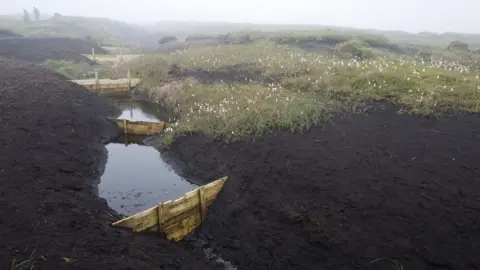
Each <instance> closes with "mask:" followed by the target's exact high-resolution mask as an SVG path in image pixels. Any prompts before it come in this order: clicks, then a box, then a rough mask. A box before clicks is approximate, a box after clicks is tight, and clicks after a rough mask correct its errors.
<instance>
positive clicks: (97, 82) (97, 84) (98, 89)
mask: <svg viewBox="0 0 480 270" xmlns="http://www.w3.org/2000/svg"><path fill="white" fill-rule="evenodd" d="M95 89H96V90H97V92H100V82H99V80H98V72H97V71H95Z"/></svg>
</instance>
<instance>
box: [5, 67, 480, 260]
mask: <svg viewBox="0 0 480 270" xmlns="http://www.w3.org/2000/svg"><path fill="white" fill-rule="evenodd" d="M0 71H1V72H0V109H1V116H0V117H1V125H0V129H1V131H2V136H1V137H0V180H1V181H2V185H0V194H2V196H0V205H1V207H2V216H1V217H0V241H1V243H2V245H0V254H2V256H1V257H0V268H1V269H4V268H5V269H9V268H10V266H11V263H12V261H13V260H14V259H15V260H16V261H17V262H21V261H24V260H26V259H28V258H29V257H30V256H31V255H32V254H33V257H32V260H31V261H30V262H29V263H32V264H34V265H35V267H36V268H37V269H159V268H160V269H162V268H163V269H200V270H201V269H214V268H213V266H212V265H211V264H208V263H207V262H206V259H205V258H204V250H208V251H209V252H210V253H218V254H222V257H223V258H224V259H225V260H229V261H231V262H232V263H233V264H234V265H236V266H238V269H390V268H391V267H392V262H393V261H396V262H398V263H399V264H401V265H402V267H403V269H459V270H460V269H462V270H463V269H478V268H479V267H480V257H479V256H478V250H480V228H479V225H478V222H477V220H478V217H479V216H480V210H479V209H480V201H479V200H478V196H479V195H478V194H479V192H480V183H479V182H478V176H479V168H480V165H478V162H477V160H478V158H479V157H480V146H479V145H478V143H477V141H478V137H479V135H480V120H479V119H480V118H479V117H478V116H475V115H463V116H456V117H440V118H438V119H437V118H420V117H416V116H409V115H406V114H398V110H397V108H396V107H395V106H393V105H391V104H389V103H376V104H372V105H371V107H370V109H369V110H367V112H366V113H365V114H358V115H350V116H349V117H344V118H341V117H336V118H334V119H333V120H332V123H329V124H325V125H323V126H319V127H315V128H313V129H311V130H310V131H308V132H306V133H304V134H293V133H290V132H281V131H278V132H276V133H274V134H270V135H265V136H262V137H249V138H246V139H245V140H243V141H238V142H235V143H231V144H225V143H223V142H221V141H211V140H209V139H207V138H205V137H204V136H202V135H190V136H183V137H179V138H178V139H177V140H176V141H175V142H174V143H173V144H172V145H171V146H170V148H169V150H164V151H163V152H164V153H163V156H165V157H168V158H169V159H171V160H172V161H175V163H177V164H180V165H179V166H180V167H181V169H182V171H184V173H185V175H186V176H188V175H194V176H195V177H194V178H197V179H217V178H219V177H222V176H224V175H228V176H229V181H228V182H227V183H226V184H225V186H224V188H223V190H222V191H221V192H220V193H219V195H218V197H217V199H216V201H215V203H214V204H213V205H212V206H211V207H210V208H209V212H208V214H207V218H206V220H205V222H204V223H203V224H202V225H201V227H200V229H199V230H198V231H197V232H196V234H195V236H196V238H194V240H193V241H194V242H195V244H196V245H197V248H192V245H188V240H187V242H184V243H183V244H182V243H180V245H177V244H174V243H171V242H169V241H166V240H164V239H163V238H161V237H157V236H154V235H151V234H147V235H145V234H134V233H130V232H128V231H125V230H120V229H116V228H114V227H112V226H111V223H112V222H114V221H116V220H118V219H119V218H120V217H119V216H118V214H117V213H115V212H114V211H112V210H110V208H109V207H108V205H107V203H106V201H105V200H103V199H101V198H98V197H97V196H96V195H95V188H94V185H95V180H96V181H98V179H99V178H100V176H101V174H102V173H103V168H104V166H105V162H106V151H105V147H104V145H103V143H105V142H107V141H109V140H110V139H112V138H114V137H116V136H118V135H119V132H120V131H119V129H118V128H117V127H116V126H115V125H113V124H112V123H111V122H108V121H106V120H105V117H115V116H118V115H119V114H120V112H119V111H118V110H117V109H116V108H115V107H114V106H113V104H112V103H111V102H110V101H108V100H107V99H105V98H102V97H100V96H98V95H97V94H95V93H90V92H89V91H88V90H86V89H84V88H82V87H80V86H77V85H75V84H73V83H70V82H67V79H66V78H64V77H62V76H60V75H56V74H53V73H51V72H50V71H48V70H46V69H42V68H39V67H37V66H34V65H32V64H27V63H24V62H21V61H15V60H6V59H0ZM185 175H184V176H185ZM189 179H191V178H190V177H189ZM382 258H388V260H387V259H382Z"/></svg>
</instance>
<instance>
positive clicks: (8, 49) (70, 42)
mask: <svg viewBox="0 0 480 270" xmlns="http://www.w3.org/2000/svg"><path fill="white" fill-rule="evenodd" d="M92 48H94V49H95V53H98V54H108V51H107V50H105V49H103V48H102V47H100V46H98V45H97V44H95V43H92V42H90V41H87V40H83V39H75V38H61V37H9V38H0V56H3V57H13V58H17V59H20V60H24V61H30V62H36V63H39V62H43V61H45V60H47V59H55V60H66V61H79V62H86V63H90V64H93V63H94V61H92V60H89V59H88V58H87V57H85V56H83V55H82V54H91V53H92Z"/></svg>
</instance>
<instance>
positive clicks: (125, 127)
mask: <svg viewBox="0 0 480 270" xmlns="http://www.w3.org/2000/svg"><path fill="white" fill-rule="evenodd" d="M123 129H124V132H125V136H127V119H123Z"/></svg>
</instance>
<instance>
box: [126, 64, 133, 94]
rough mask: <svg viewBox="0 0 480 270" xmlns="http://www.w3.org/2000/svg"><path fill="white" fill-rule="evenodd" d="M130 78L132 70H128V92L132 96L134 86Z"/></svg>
mask: <svg viewBox="0 0 480 270" xmlns="http://www.w3.org/2000/svg"><path fill="white" fill-rule="evenodd" d="M130 76H131V75H130V69H128V71H127V87H128V91H129V92H130V94H131V89H132V85H131V80H130Z"/></svg>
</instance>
